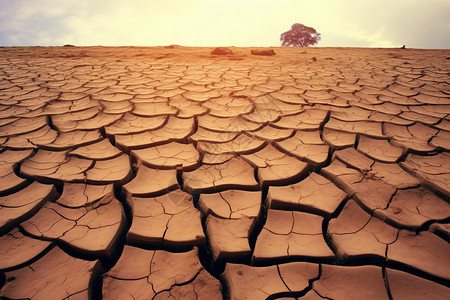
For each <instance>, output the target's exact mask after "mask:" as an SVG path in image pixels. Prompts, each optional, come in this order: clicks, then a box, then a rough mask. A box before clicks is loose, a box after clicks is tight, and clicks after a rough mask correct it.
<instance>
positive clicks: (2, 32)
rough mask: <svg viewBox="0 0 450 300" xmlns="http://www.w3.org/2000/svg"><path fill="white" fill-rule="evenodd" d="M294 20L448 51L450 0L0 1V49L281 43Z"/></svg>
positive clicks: (333, 32) (367, 38) (344, 35)
mask: <svg viewBox="0 0 450 300" xmlns="http://www.w3.org/2000/svg"><path fill="white" fill-rule="evenodd" d="M294 23H301V24H304V25H306V26H310V27H313V28H315V29H316V30H317V31H318V32H319V33H321V36H322V39H321V41H320V42H319V43H318V45H317V46H319V47H401V46H402V45H406V47H408V48H426V49H449V48H450V0H0V46H59V45H64V44H73V45H77V46H95V45H103V46H161V45H170V44H177V45H182V46H210V47H214V46H242V47H251V46H264V47H265V46H280V45H281V44H280V34H281V33H283V32H285V31H288V30H289V29H290V27H291V25H292V24H294Z"/></svg>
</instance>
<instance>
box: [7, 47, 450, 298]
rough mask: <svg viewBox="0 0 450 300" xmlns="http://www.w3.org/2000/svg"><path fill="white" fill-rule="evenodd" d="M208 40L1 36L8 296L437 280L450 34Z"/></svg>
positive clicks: (445, 208)
mask: <svg viewBox="0 0 450 300" xmlns="http://www.w3.org/2000/svg"><path fill="white" fill-rule="evenodd" d="M212 50H213V48H189V47H179V46H174V47H154V48H137V47H117V48H108V47H50V48H44V47H28V48H0V177H1V180H0V298H2V299H3V298H6V299H22V298H31V299H66V298H70V299H86V298H94V299H100V298H104V299H222V298H224V299H267V298H269V299H275V298H284V299H448V295H449V293H450V290H449V286H450V255H449V253H450V245H449V241H450V236H449V230H450V225H449V222H450V205H449V199H450V153H449V151H450V80H449V78H450V77H449V74H450V73H449V72H450V60H449V57H450V51H449V50H415V49H358V48H354V49H352V48H308V49H306V51H305V49H296V48H273V50H274V51H275V53H276V55H272V56H264V55H252V54H251V50H258V49H254V48H234V47H232V48H231V51H232V54H229V55H211V54H210V53H211V51H212ZM259 50H267V49H259Z"/></svg>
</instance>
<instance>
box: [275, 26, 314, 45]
mask: <svg viewBox="0 0 450 300" xmlns="http://www.w3.org/2000/svg"><path fill="white" fill-rule="evenodd" d="M280 41H281V46H283V47H289V46H293V47H308V46H314V45H315V44H317V43H318V42H319V41H320V33H318V32H317V31H316V30H315V29H314V28H312V27H308V26H305V25H303V24H299V23H295V24H294V25H292V26H291V30H289V31H286V32H285V33H282V34H281V36H280Z"/></svg>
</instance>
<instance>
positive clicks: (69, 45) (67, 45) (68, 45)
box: [63, 44, 75, 47]
mask: <svg viewBox="0 0 450 300" xmlns="http://www.w3.org/2000/svg"><path fill="white" fill-rule="evenodd" d="M63 47H75V46H74V45H71V44H65V45H64V46H63Z"/></svg>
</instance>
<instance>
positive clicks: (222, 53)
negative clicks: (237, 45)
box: [211, 47, 233, 55]
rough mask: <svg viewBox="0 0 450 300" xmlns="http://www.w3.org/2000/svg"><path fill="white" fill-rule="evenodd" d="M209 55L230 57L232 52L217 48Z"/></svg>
mask: <svg viewBox="0 0 450 300" xmlns="http://www.w3.org/2000/svg"><path fill="white" fill-rule="evenodd" d="M211 54H213V55H230V54H233V52H232V51H231V50H230V49H229V48H225V47H218V48H216V49H214V50H213V51H212V52H211Z"/></svg>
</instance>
